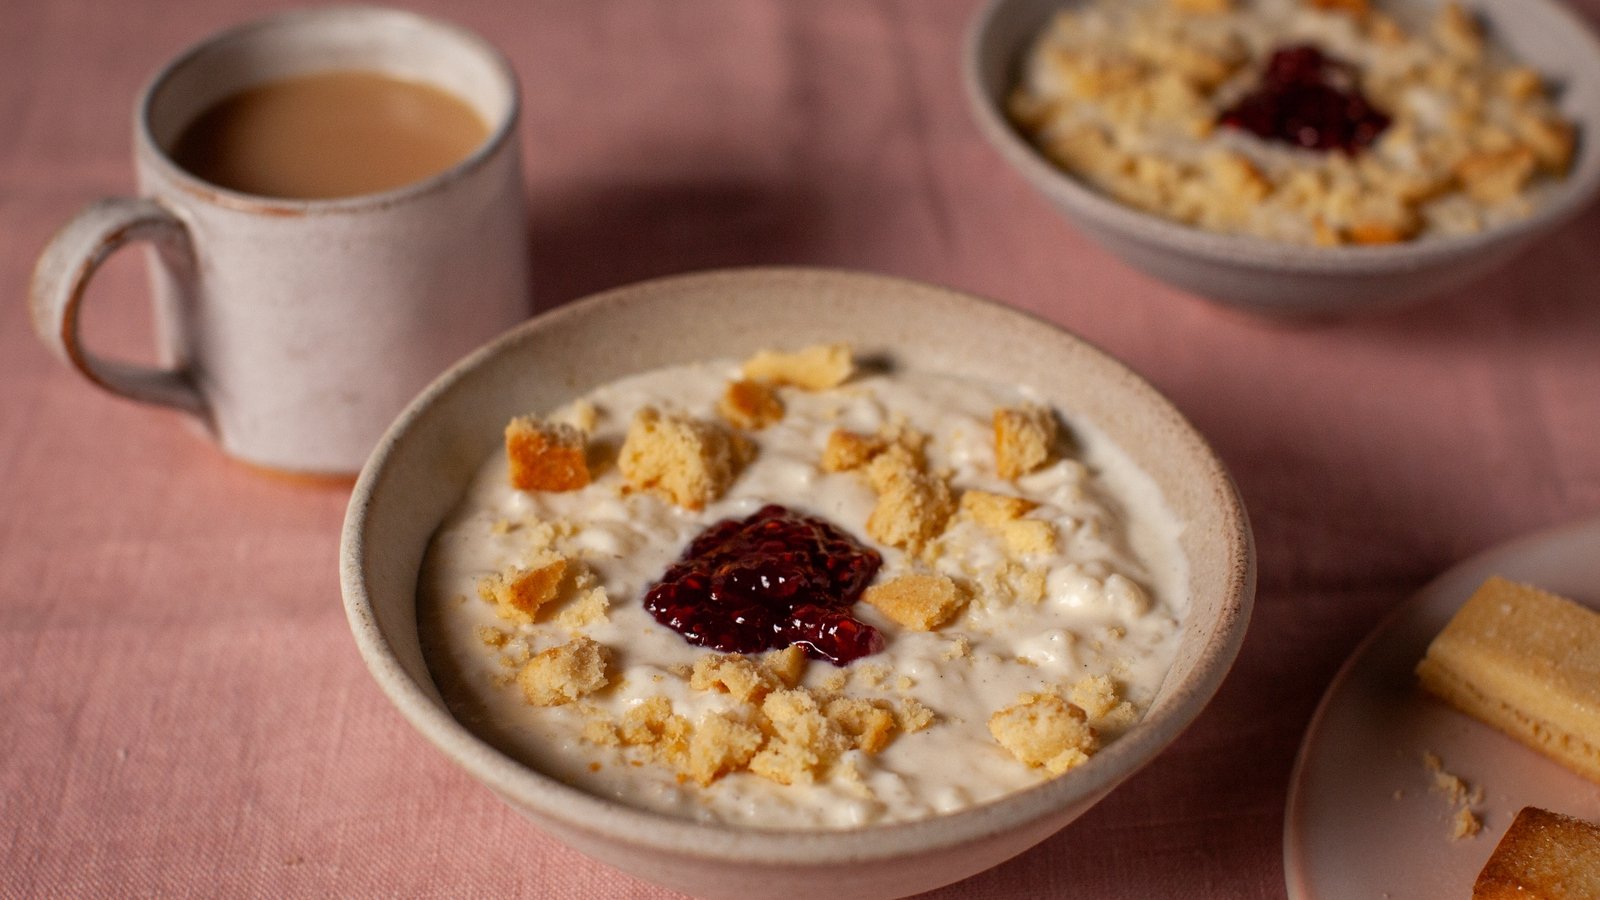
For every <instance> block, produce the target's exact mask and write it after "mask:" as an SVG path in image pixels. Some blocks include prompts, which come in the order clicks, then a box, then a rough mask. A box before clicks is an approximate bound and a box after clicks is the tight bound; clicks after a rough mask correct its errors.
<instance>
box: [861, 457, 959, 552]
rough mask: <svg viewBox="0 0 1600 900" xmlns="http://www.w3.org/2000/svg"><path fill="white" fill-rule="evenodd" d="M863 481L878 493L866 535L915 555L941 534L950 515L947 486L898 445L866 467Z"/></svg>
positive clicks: (952, 504)
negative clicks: (865, 478) (865, 476)
mask: <svg viewBox="0 0 1600 900" xmlns="http://www.w3.org/2000/svg"><path fill="white" fill-rule="evenodd" d="M867 481H868V482H869V483H870V484H871V485H872V487H873V489H874V490H876V491H877V492H878V502H877V503H876V504H874V506H873V507H872V513H871V514H870V515H868V516H867V535H868V536H870V537H871V538H873V539H874V540H879V541H882V542H884V543H885V544H889V545H891V546H895V547H904V548H906V549H907V550H910V551H912V552H916V551H919V550H921V549H922V548H923V546H924V545H926V544H927V543H928V541H930V540H932V539H933V538H935V537H937V536H938V535H939V533H940V532H942V531H944V527H945V524H946V523H947V522H948V521H949V520H950V515H951V513H952V512H953V511H954V505H955V504H954V503H953V502H952V500H951V497H950V485H949V483H948V482H947V481H946V480H945V479H944V478H943V477H942V476H939V475H935V474H933V473H930V472H928V471H926V470H925V469H924V468H923V467H922V465H921V461H920V460H919V459H917V458H916V457H915V456H914V455H913V454H912V453H911V452H910V451H908V450H906V449H905V448H904V447H902V446H900V445H898V444H897V445H895V446H891V447H890V448H888V449H887V450H885V451H884V452H882V453H880V454H878V455H877V456H876V457H874V458H873V460H872V462H871V463H869V464H868V465H867Z"/></svg>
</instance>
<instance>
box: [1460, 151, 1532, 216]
mask: <svg viewBox="0 0 1600 900" xmlns="http://www.w3.org/2000/svg"><path fill="white" fill-rule="evenodd" d="M1538 164H1539V158H1538V157H1537V156H1536V155H1534V152H1533V150H1531V149H1530V148H1528V147H1524V146H1522V145H1520V144H1519V145H1516V146H1512V147H1508V148H1506V149H1504V150H1495V151H1485V152H1482V153H1475V154H1473V155H1471V156H1468V157H1467V158H1465V159H1463V160H1461V162H1459V163H1457V164H1456V170H1455V171H1456V177H1457V178H1459V179H1460V180H1461V186H1462V187H1463V188H1465V189H1466V191H1467V194H1468V195H1470V196H1471V197H1472V198H1473V199H1474V200H1479V201H1481V202H1483V203H1503V202H1505V201H1507V200H1511V199H1513V198H1514V197H1516V196H1518V195H1519V194H1521V193H1522V189H1523V188H1524V187H1526V186H1527V184H1528V181H1529V179H1531V178H1533V173H1534V170H1535V169H1536V168H1537V167H1538Z"/></svg>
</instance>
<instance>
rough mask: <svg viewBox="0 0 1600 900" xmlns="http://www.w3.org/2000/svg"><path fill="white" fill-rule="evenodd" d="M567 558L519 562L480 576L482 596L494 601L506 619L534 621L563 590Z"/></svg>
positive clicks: (496, 610)
mask: <svg viewBox="0 0 1600 900" xmlns="http://www.w3.org/2000/svg"><path fill="white" fill-rule="evenodd" d="M566 572H567V561H566V560H565V559H563V558H561V557H559V556H558V557H555V558H553V559H545V560H543V561H541V562H539V564H537V565H533V566H528V567H523V566H516V567H513V568H511V569H508V570H506V571H504V572H497V573H495V574H493V575H487V576H485V577H483V578H480V579H479V580H478V596H479V597H482V598H483V599H484V600H485V601H487V602H489V603H493V604H494V606H495V612H496V613H498V614H499V616H500V617H501V618H502V619H508V620H510V621H512V622H520V623H523V624H531V623H532V622H533V620H534V617H535V616H537V615H538V612H539V608H540V607H542V606H544V605H545V604H546V603H549V602H550V601H551V600H554V599H555V598H556V595H557V594H559V593H560V592H561V580H562V578H563V576H565V575H566Z"/></svg>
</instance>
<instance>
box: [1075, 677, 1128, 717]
mask: <svg viewBox="0 0 1600 900" xmlns="http://www.w3.org/2000/svg"><path fill="white" fill-rule="evenodd" d="M1068 696H1069V699H1071V700H1072V702H1073V703H1075V704H1077V706H1078V707H1079V708H1081V709H1082V710H1083V711H1084V713H1085V714H1087V715H1088V716H1089V718H1091V719H1098V718H1101V717H1102V716H1104V715H1105V714H1106V713H1109V712H1111V710H1113V709H1115V708H1116V706H1117V701H1118V700H1120V699H1121V698H1120V697H1118V696H1117V683H1116V682H1114V681H1112V680H1111V679H1110V678H1109V677H1108V676H1105V675H1088V676H1085V677H1083V678H1080V679H1078V681H1077V683H1076V684H1074V685H1073V686H1072V692H1071V693H1070V694H1069V695H1068Z"/></svg>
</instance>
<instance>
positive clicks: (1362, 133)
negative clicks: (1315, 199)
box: [1218, 44, 1389, 153]
mask: <svg viewBox="0 0 1600 900" xmlns="http://www.w3.org/2000/svg"><path fill="white" fill-rule="evenodd" d="M1218 121H1219V122H1220V124H1222V125H1226V126H1228V127H1230V128H1238V129H1241V130H1243V131H1248V132H1250V133H1251V134H1254V135H1255V136H1257V137H1259V138H1261V139H1263V140H1268V141H1277V142H1279V143H1284V144H1290V145H1292V146H1295V147H1300V148H1303V149H1306V150H1324V151H1326V150H1339V151H1341V152H1344V153H1355V152H1356V151H1358V150H1361V149H1364V148H1365V147H1367V146H1368V145H1370V144H1371V143H1372V142H1373V141H1375V140H1377V139H1378V135H1380V134H1382V133H1383V130H1384V129H1385V128H1387V127H1389V116H1387V115H1386V114H1384V113H1383V112H1382V111H1380V110H1379V109H1377V107H1374V106H1373V105H1372V103H1371V101H1369V100H1368V99H1367V98H1366V96H1365V95H1364V94H1362V93H1361V89H1360V88H1359V87H1357V86H1356V83H1355V76H1354V74H1353V72H1352V71H1351V69H1350V67H1349V66H1348V65H1346V64H1344V63H1342V62H1340V61H1338V60H1336V59H1333V58H1331V57H1329V56H1328V55H1327V54H1325V53H1323V52H1322V51H1321V50H1319V49H1317V48H1316V47H1314V46H1312V45H1310V44H1299V45H1295V46H1291V47H1284V48H1283V49H1280V50H1278V51H1277V52H1275V53H1273V54H1272V58H1271V59H1270V60H1268V62H1267V68H1266V71H1265V72H1264V73H1263V74H1262V77H1261V84H1260V85H1259V86H1258V87H1257V88H1256V89H1255V90H1254V91H1251V92H1250V93H1249V94H1246V95H1245V96H1244V97H1242V98H1240V99H1239V102H1238V103H1236V104H1234V105H1233V106H1232V107H1230V108H1228V109H1227V110H1224V111H1223V113H1222V115H1221V117H1220V119H1219V120H1218Z"/></svg>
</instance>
